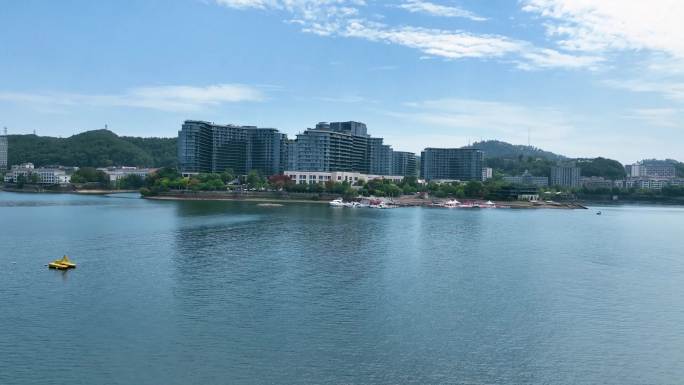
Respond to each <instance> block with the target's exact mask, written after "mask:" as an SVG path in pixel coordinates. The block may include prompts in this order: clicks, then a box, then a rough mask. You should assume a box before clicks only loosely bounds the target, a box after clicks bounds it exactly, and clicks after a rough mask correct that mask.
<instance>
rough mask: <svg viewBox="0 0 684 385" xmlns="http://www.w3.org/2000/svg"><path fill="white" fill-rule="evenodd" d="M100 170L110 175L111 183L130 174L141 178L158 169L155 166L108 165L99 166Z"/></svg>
mask: <svg viewBox="0 0 684 385" xmlns="http://www.w3.org/2000/svg"><path fill="white" fill-rule="evenodd" d="M98 170H100V171H102V172H104V173H105V174H107V176H108V177H109V181H110V182H111V183H116V182H118V181H119V180H121V179H123V178H125V177H127V176H129V175H137V176H139V177H140V178H141V179H145V178H147V176H148V175H150V174H151V173H153V172H154V171H156V169H154V168H137V167H107V168H98Z"/></svg>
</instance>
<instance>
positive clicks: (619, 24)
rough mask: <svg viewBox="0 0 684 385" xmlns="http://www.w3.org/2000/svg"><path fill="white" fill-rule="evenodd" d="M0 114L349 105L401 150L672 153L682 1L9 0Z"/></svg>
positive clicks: (680, 139) (681, 84)
mask: <svg viewBox="0 0 684 385" xmlns="http://www.w3.org/2000/svg"><path fill="white" fill-rule="evenodd" d="M1 7H2V12H0V126H7V127H8V129H9V131H10V133H30V132H32V131H33V130H36V132H37V133H38V134H39V135H54V136H69V135H72V134H74V133H77V132H82V131H85V130H91V129H96V128H101V127H103V126H104V125H105V124H107V125H108V127H109V128H110V129H112V130H113V131H114V132H116V133H118V134H121V135H136V136H175V135H176V132H177V130H178V129H179V128H180V125H181V123H182V121H183V120H185V119H201V120H209V121H214V122H217V123H234V124H251V125H258V126H264V127H276V128H279V129H281V130H282V131H283V132H286V133H288V134H289V135H290V136H292V135H294V134H296V133H297V132H300V131H302V130H304V129H305V128H307V127H311V126H313V125H314V124H315V123H316V122H318V121H336V120H359V121H363V122H366V123H367V124H368V126H369V132H370V133H371V134H373V135H374V136H383V137H385V138H386V142H387V143H389V144H391V145H393V147H394V148H395V149H396V150H409V151H416V152H419V151H420V150H421V149H422V148H424V147H427V146H432V147H452V146H462V145H465V144H468V142H469V141H475V140H479V139H500V140H505V141H509V142H512V143H518V144H526V143H527V138H528V132H529V133H530V137H531V143H532V145H535V146H538V147H541V148H544V149H547V150H551V151H555V152H558V153H562V154H566V155H569V156H578V157H579V156H587V157H590V156H607V157H611V158H614V159H618V160H620V161H622V162H633V161H636V160H639V159H642V158H651V157H657V158H664V157H671V158H676V159H680V160H684V146H683V145H682V144H684V131H682V126H683V124H682V122H684V120H683V119H682V118H683V117H684V114H683V112H682V111H683V103H684V60H683V58H684V27H683V26H682V24H681V20H683V19H684V2H680V1H672V0H660V1H649V2H644V1H636V0H634V1H632V0H520V1H514V0H507V1H503V0H490V1H477V0H460V1H459V0H452V1H432V2H430V1H422V0H396V1H388V2H373V1H367V0H366V1H363V0H317V1H312V0H309V1H306V0H286V1H281V0H164V1H161V0H149V1H132V0H131V1H77V0H72V1H31V0H24V1H5V2H3V4H2V6H1Z"/></svg>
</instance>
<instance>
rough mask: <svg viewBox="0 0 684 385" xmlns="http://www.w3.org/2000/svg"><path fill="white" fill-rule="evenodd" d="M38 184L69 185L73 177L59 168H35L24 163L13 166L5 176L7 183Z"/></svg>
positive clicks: (30, 164) (31, 164)
mask: <svg viewBox="0 0 684 385" xmlns="http://www.w3.org/2000/svg"><path fill="white" fill-rule="evenodd" d="M19 182H24V183H37V184H42V185H55V184H67V183H69V182H71V176H70V175H67V173H66V171H65V170H64V169H62V168H58V167H40V168H35V167H34V166H33V163H23V164H20V165H15V166H12V168H11V169H10V170H9V172H8V173H7V174H5V183H19Z"/></svg>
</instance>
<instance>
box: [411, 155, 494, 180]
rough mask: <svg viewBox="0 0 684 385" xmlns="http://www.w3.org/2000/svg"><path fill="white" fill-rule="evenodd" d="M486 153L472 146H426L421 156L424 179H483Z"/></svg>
mask: <svg viewBox="0 0 684 385" xmlns="http://www.w3.org/2000/svg"><path fill="white" fill-rule="evenodd" d="M483 160H484V154H483V152H482V151H480V150H478V149H472V148H426V149H425V150H423V152H422V153H421V156H420V162H421V172H420V175H421V177H422V178H423V179H427V180H461V181H470V180H477V181H481V180H482V164H483Z"/></svg>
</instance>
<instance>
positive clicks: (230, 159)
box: [178, 120, 287, 176]
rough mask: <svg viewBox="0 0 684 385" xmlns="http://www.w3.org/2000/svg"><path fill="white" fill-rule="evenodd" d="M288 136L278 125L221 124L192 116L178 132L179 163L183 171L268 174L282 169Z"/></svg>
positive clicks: (283, 167) (184, 172)
mask: <svg viewBox="0 0 684 385" xmlns="http://www.w3.org/2000/svg"><path fill="white" fill-rule="evenodd" d="M286 157H287V136H286V135H284V134H282V133H280V132H278V130H276V129H275V128H259V127H255V126H236V125H217V124H214V123H209V122H203V121H194V120H188V121H185V123H183V126H182V127H181V130H180V131H179V132H178V164H179V168H180V170H181V172H182V173H183V174H193V173H209V172H217V173H218V172H223V171H225V170H228V169H231V170H233V172H234V173H236V174H238V175H245V174H247V173H248V172H250V171H251V170H256V171H258V172H259V173H260V174H261V175H264V176H268V175H274V174H279V173H282V171H283V170H284V169H285V166H286V164H285V159H286Z"/></svg>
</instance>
